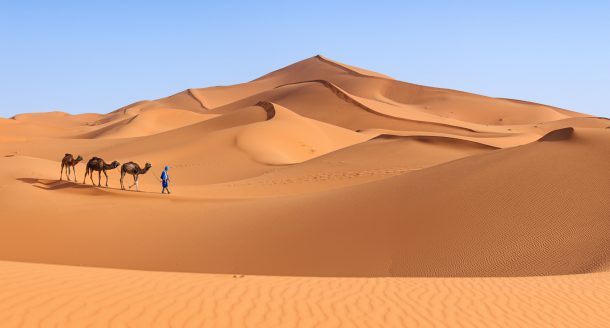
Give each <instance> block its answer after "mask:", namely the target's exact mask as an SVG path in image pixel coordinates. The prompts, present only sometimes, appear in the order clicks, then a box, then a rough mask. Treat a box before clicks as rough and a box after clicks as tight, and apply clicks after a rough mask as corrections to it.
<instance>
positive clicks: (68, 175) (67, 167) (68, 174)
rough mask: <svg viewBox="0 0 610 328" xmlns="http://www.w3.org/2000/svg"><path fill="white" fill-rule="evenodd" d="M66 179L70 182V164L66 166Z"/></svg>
mask: <svg viewBox="0 0 610 328" xmlns="http://www.w3.org/2000/svg"><path fill="white" fill-rule="evenodd" d="M66 179H68V181H70V164H68V165H66Z"/></svg>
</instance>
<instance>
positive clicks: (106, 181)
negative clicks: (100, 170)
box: [104, 170, 108, 188]
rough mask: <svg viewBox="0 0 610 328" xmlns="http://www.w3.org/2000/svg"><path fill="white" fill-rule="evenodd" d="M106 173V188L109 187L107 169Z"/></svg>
mask: <svg viewBox="0 0 610 328" xmlns="http://www.w3.org/2000/svg"><path fill="white" fill-rule="evenodd" d="M104 175H105V176H106V188H108V174H106V170H104Z"/></svg>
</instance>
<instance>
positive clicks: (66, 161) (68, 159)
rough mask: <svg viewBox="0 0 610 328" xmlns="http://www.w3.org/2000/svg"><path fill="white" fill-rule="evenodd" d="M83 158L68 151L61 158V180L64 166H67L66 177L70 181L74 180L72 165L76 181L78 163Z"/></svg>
mask: <svg viewBox="0 0 610 328" xmlns="http://www.w3.org/2000/svg"><path fill="white" fill-rule="evenodd" d="M82 160H83V157H82V156H81V155H78V156H77V157H76V159H75V158H74V156H72V154H69V153H66V154H65V155H64V158H63V159H62V160H61V171H60V172H59V180H60V181H61V180H62V179H63V174H64V167H65V168H66V178H67V179H68V181H72V180H70V167H72V171H73V172H74V181H76V164H78V162H80V161H82Z"/></svg>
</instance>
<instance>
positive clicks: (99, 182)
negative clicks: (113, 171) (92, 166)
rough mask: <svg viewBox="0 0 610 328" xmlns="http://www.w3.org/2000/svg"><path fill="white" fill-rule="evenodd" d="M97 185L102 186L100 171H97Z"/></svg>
mask: <svg viewBox="0 0 610 328" xmlns="http://www.w3.org/2000/svg"><path fill="white" fill-rule="evenodd" d="M97 186H98V187H101V186H102V171H101V170H100V171H97Z"/></svg>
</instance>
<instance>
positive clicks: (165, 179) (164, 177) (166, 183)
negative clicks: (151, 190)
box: [161, 166, 171, 194]
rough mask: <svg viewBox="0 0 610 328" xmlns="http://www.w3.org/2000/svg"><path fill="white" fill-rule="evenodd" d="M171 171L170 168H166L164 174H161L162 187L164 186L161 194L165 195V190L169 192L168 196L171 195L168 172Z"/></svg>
mask: <svg viewBox="0 0 610 328" xmlns="http://www.w3.org/2000/svg"><path fill="white" fill-rule="evenodd" d="M167 171H169V166H166V167H165V170H163V172H161V186H163V189H161V193H162V194H164V193H165V190H167V193H168V194H171V193H170V192H169V188H168V186H169V173H168V172H167Z"/></svg>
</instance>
